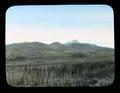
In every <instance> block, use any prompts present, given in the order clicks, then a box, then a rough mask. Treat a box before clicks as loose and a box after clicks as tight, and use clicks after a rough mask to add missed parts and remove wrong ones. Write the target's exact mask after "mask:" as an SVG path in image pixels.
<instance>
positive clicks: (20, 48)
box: [6, 40, 114, 62]
mask: <svg viewBox="0 0 120 93" xmlns="http://www.w3.org/2000/svg"><path fill="white" fill-rule="evenodd" d="M113 55H114V49H112V48H107V47H101V46H97V45H95V44H89V43H80V42H78V41H77V40H73V41H70V42H67V43H64V44H62V43H60V42H53V43H51V44H45V43H41V42H23V43H13V44H8V45H6V60H7V62H13V61H23V60H38V61H39V60H42V59H43V60H50V59H51V60H54V59H57V60H58V59H60V60H61V59H70V58H87V57H93V56H94V57H95V56H96V57H97V56H103V57H106V56H109V57H111V56H112V57H113Z"/></svg>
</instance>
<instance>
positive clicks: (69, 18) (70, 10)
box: [6, 5, 114, 48]
mask: <svg viewBox="0 0 120 93" xmlns="http://www.w3.org/2000/svg"><path fill="white" fill-rule="evenodd" d="M71 40H78V41H79V42H82V43H92V44H96V45H99V46H104V47H112V48H114V13H113V10H112V8H111V7H110V6H108V5H36V6H35V5H24V6H23V5H22V6H12V7H10V8H8V9H7V11H6V44H11V43H19V42H34V41H38V42H43V43H47V44H50V43H52V42H56V41H57V42H60V43H66V42H68V41H71Z"/></svg>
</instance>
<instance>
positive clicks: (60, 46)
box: [49, 42, 67, 49]
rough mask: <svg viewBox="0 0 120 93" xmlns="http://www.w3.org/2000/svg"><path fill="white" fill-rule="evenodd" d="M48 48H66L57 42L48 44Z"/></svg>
mask: <svg viewBox="0 0 120 93" xmlns="http://www.w3.org/2000/svg"><path fill="white" fill-rule="evenodd" d="M49 46H50V47H51V48H62V49H64V48H67V47H66V46H65V45H64V44H61V43H59V42H53V43H51V44H49Z"/></svg>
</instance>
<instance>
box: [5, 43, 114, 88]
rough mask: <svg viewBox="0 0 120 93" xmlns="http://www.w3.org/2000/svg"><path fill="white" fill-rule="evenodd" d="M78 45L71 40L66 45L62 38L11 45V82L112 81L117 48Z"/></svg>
mask: <svg viewBox="0 0 120 93" xmlns="http://www.w3.org/2000/svg"><path fill="white" fill-rule="evenodd" d="M75 45H76V44H75ZM75 45H74V44H72V47H71V46H70V44H69V45H64V44H60V43H58V42H56V43H52V44H51V45H47V44H43V43H38V42H33V43H21V44H11V45H7V46H6V77H7V82H8V84H10V85H12V86H15V87H46V86H47V87H57V86H61V87H62V86H63V87H69V86H72V87H76V86H107V85H110V84H112V83H113V81H114V68H115V67H114V50H113V49H111V48H104V47H98V46H94V45H92V47H91V46H90V45H89V44H87V45H86V44H85V45H82V44H79V43H77V47H76V48H75ZM81 45H82V47H81ZM73 46H74V48H73ZM83 46H85V47H83ZM86 46H87V47H86Z"/></svg>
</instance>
